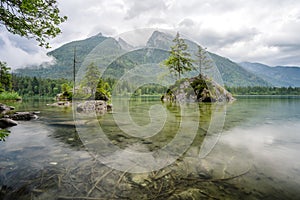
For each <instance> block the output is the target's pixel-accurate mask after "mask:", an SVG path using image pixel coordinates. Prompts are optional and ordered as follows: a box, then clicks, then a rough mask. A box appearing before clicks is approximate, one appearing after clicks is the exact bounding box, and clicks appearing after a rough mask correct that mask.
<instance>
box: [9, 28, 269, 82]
mask: <svg viewBox="0 0 300 200" xmlns="http://www.w3.org/2000/svg"><path fill="white" fill-rule="evenodd" d="M172 40H173V36H172V35H170V34H168V33H164V32H160V31H154V32H153V33H152V35H151V36H150V37H149V38H148V40H147V43H146V45H145V46H144V47H139V49H135V47H133V46H132V45H130V44H129V43H128V42H126V41H125V40H124V39H123V38H118V39H117V40H116V39H114V38H112V37H106V36H103V35H102V34H101V33H99V34H97V35H95V36H92V37H89V38H87V39H84V40H78V41H72V42H69V43H67V44H65V45H62V46H61V47H59V48H57V49H55V50H53V51H50V52H49V53H48V55H49V56H52V57H54V58H55V60H56V62H55V64H52V65H48V66H47V67H42V66H31V67H27V68H20V69H17V70H16V71H15V72H14V73H15V74H17V75H20V76H31V77H33V76H36V77H44V78H67V79H71V78H72V75H71V74H72V73H71V72H72V70H73V69H72V66H73V56H74V48H75V46H76V66H77V69H78V68H79V67H80V66H81V64H83V63H84V64H89V62H95V64H96V65H97V66H99V69H100V70H101V71H102V72H104V69H106V68H107V72H105V73H106V75H109V76H110V77H112V78H114V76H116V77H115V78H117V77H119V76H120V75H121V74H120V73H121V72H122V73H123V72H124V71H122V70H128V69H131V68H132V66H134V65H136V64H137V63H140V62H141V61H143V63H142V64H143V65H147V64H149V63H155V62H156V63H157V65H158V64H160V62H161V61H163V60H164V59H166V58H167V57H168V56H169V53H168V51H169V50H170V46H171V45H172V44H173V42H172ZM185 41H186V43H187V44H188V46H189V49H190V51H191V55H194V54H195V52H196V51H197V46H198V44H196V43H194V42H192V41H190V40H185ZM132 49H135V50H132ZM150 49H151V50H150ZM126 52H127V53H126ZM123 54H125V56H122V58H117V57H116V58H115V57H114V56H118V55H119V56H120V55H123ZM127 54H128V55H127ZM99 55H102V57H101V56H99ZM126 55H127V56H126ZM209 55H210V56H211V58H212V59H213V61H214V62H215V64H216V66H217V68H218V70H219V72H220V74H221V76H222V79H223V81H224V84H225V85H227V86H231V87H232V86H236V87H238V86H270V85H271V83H270V81H268V80H266V79H263V78H261V77H260V76H258V75H257V74H255V73H253V72H251V70H246V69H245V68H243V67H241V66H240V65H238V64H237V63H235V62H233V61H231V60H229V59H228V58H224V57H221V56H218V55H217V54H214V53H209ZM114 59H117V60H116V61H115V62H112V63H110V61H111V60H114ZM148 67H151V66H148ZM145 73H146V74H145V75H147V73H151V70H150V69H149V70H148V69H147V70H146V71H145ZM149 75H151V74H149Z"/></svg>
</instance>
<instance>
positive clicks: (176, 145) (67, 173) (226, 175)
mask: <svg viewBox="0 0 300 200" xmlns="http://www.w3.org/2000/svg"><path fill="white" fill-rule="evenodd" d="M48 103H51V101H46V100H24V101H23V102H22V103H8V104H12V105H13V106H15V107H16V110H18V111H40V114H39V118H38V119H37V120H32V121H19V124H18V126H15V127H12V128H10V129H9V130H10V131H11V133H10V135H9V136H8V137H7V138H6V141H5V142H0V152H1V153H0V199H170V200H174V199H299V198H300V191H299V187H300V157H299V154H300V132H299V130H300V120H299V119H300V98H299V97H268V96H266V97H238V100H237V101H235V102H233V103H231V104H207V103H200V104H181V105H179V104H177V105H176V104H168V103H161V102H160V101H159V100H157V99H156V98H135V99H125V98H124V99H115V100H114V99H113V108H114V109H113V112H110V113H107V114H105V115H96V114H95V113H81V114H79V113H76V112H73V110H72V108H59V107H51V106H46V104H48Z"/></svg>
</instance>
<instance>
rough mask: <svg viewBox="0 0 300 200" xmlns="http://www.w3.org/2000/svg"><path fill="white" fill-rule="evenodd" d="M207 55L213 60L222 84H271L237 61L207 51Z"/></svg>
mask: <svg viewBox="0 0 300 200" xmlns="http://www.w3.org/2000/svg"><path fill="white" fill-rule="evenodd" d="M209 56H210V57H211V58H212V59H213V61H214V62H215V64H216V66H217V68H218V70H219V72H220V74H221V76H222V79H223V81H224V85H227V86H229V87H237V86H239V87H247V86H253V87H254V86H263V87H265V86H266V87H268V86H271V85H270V84H269V83H268V82H266V81H265V80H263V79H262V78H260V77H258V76H256V75H255V74H253V73H251V72H249V71H247V70H245V69H244V68H242V67H241V66H239V65H238V64H237V63H235V62H233V61H231V60H229V59H228V58H224V57H221V56H219V55H216V54H213V53H209Z"/></svg>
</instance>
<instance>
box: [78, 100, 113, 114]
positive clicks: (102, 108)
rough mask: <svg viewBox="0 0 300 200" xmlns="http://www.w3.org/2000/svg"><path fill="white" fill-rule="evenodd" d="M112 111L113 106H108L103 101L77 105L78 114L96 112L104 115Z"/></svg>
mask: <svg viewBox="0 0 300 200" xmlns="http://www.w3.org/2000/svg"><path fill="white" fill-rule="evenodd" d="M111 109H112V105H110V104H107V103H106V101H103V100H89V101H84V102H82V103H79V104H78V105H77V108H76V110H77V112H79V113H81V112H91V111H96V113H98V114H104V113H106V112H107V111H110V110H111Z"/></svg>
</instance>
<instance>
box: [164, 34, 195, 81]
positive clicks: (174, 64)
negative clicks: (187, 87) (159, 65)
mask: <svg viewBox="0 0 300 200" xmlns="http://www.w3.org/2000/svg"><path fill="white" fill-rule="evenodd" d="M173 42H174V43H175V44H174V46H171V52H170V56H169V58H168V59H166V60H165V61H164V62H163V64H164V65H165V66H166V67H168V68H169V70H170V72H171V73H175V74H178V78H179V79H180V77H181V74H182V73H184V72H185V71H191V70H192V69H193V64H192V62H193V61H192V59H191V58H190V57H191V55H190V53H188V51H187V48H188V46H187V45H186V43H185V42H184V40H183V39H182V38H180V35H179V33H177V34H176V37H175V39H174V40H173Z"/></svg>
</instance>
